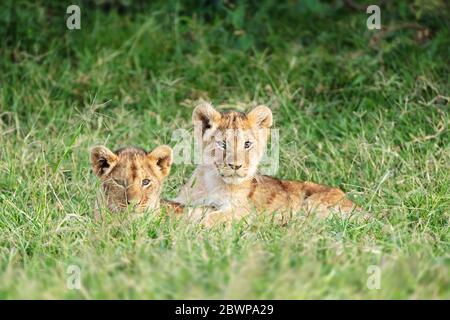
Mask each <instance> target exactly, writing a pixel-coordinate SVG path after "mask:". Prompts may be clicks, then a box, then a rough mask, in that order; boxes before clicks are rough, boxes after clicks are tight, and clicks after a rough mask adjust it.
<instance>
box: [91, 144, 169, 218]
mask: <svg viewBox="0 0 450 320" xmlns="http://www.w3.org/2000/svg"><path fill="white" fill-rule="evenodd" d="M171 165H172V149H171V148H170V147H168V146H159V147H157V148H156V149H154V150H153V151H151V152H146V151H145V150H143V149H140V148H135V147H125V148H122V149H119V150H117V151H115V152H112V151H111V150H109V149H108V148H106V147H105V146H96V147H94V148H92V150H91V166H92V171H93V172H94V174H95V175H96V176H98V177H99V178H100V179H101V181H102V192H103V195H104V198H105V200H106V204H107V206H108V208H109V209H110V210H112V211H121V210H124V209H126V208H127V207H128V206H131V207H133V209H135V210H136V211H137V212H142V211H144V210H145V209H155V208H157V207H158V205H159V195H160V192H161V186H162V183H163V180H164V178H165V177H166V176H167V175H168V174H169V172H170V166H171Z"/></svg>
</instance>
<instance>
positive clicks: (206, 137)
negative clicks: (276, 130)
mask: <svg viewBox="0 0 450 320" xmlns="http://www.w3.org/2000/svg"><path fill="white" fill-rule="evenodd" d="M192 120H193V122H194V126H195V131H196V132H195V135H196V137H197V139H201V141H202V147H203V153H202V155H203V159H202V163H204V164H209V165H211V166H212V167H213V168H214V170H216V172H217V174H218V175H219V176H220V177H221V178H222V180H223V181H224V182H225V183H229V184H240V183H242V182H244V181H246V180H248V179H251V178H252V177H253V176H254V174H255V173H256V171H257V168H258V164H259V162H260V161H261V158H262V156H263V154H264V150H265V148H266V145H267V139H268V136H269V133H270V131H269V130H270V127H271V126H272V111H270V109H269V108H268V107H266V106H258V107H256V108H254V109H253V110H252V111H250V112H249V113H241V112H238V111H226V112H218V111H217V110H215V109H214V107H213V106H212V105H211V104H209V103H201V104H199V105H198V106H197V107H196V108H195V110H194V113H193V115H192Z"/></svg>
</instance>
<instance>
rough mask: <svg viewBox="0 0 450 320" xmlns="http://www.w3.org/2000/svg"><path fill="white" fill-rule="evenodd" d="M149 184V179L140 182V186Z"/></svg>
mask: <svg viewBox="0 0 450 320" xmlns="http://www.w3.org/2000/svg"><path fill="white" fill-rule="evenodd" d="M149 184H150V180H149V179H144V180H142V185H143V186H148V185H149Z"/></svg>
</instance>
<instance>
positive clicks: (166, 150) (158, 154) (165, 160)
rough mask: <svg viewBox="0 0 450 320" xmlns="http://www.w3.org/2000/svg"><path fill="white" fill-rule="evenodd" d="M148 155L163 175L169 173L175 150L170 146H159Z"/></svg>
mask: <svg viewBox="0 0 450 320" xmlns="http://www.w3.org/2000/svg"><path fill="white" fill-rule="evenodd" d="M147 157H148V158H149V160H150V161H151V162H152V163H154V164H156V166H157V167H158V169H159V170H160V172H161V175H162V176H163V177H166V176H167V175H169V172H170V167H171V166H172V161H173V151H172V148H171V147H169V146H165V145H164V146H159V147H157V148H156V149H154V150H153V151H152V152H150V153H149V154H148V155H147Z"/></svg>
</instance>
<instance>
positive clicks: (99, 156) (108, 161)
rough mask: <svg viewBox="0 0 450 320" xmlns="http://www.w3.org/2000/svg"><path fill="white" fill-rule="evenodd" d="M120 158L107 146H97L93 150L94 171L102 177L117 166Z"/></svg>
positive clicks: (92, 162) (92, 164)
mask: <svg viewBox="0 0 450 320" xmlns="http://www.w3.org/2000/svg"><path fill="white" fill-rule="evenodd" d="M118 160H119V157H118V156H117V155H115V154H114V153H113V152H112V151H111V150H109V149H108V148H107V147H105V146H95V147H93V148H92V149H91V166H92V171H93V172H94V174H95V175H96V176H97V177H101V176H103V175H105V174H106V173H108V172H109V171H111V169H112V168H114V166H115V165H116V164H117V161H118Z"/></svg>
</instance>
